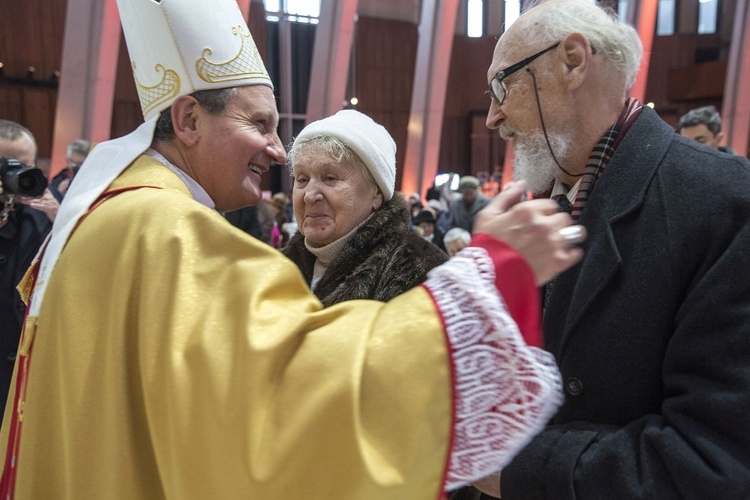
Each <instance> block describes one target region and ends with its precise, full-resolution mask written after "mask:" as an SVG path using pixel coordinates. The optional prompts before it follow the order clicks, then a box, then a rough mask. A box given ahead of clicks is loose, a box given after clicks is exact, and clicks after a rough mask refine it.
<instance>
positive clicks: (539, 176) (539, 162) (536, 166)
mask: <svg viewBox="0 0 750 500" xmlns="http://www.w3.org/2000/svg"><path fill="white" fill-rule="evenodd" d="M547 136H548V137H549V143H550V146H552V151H554V153H555V157H557V158H558V160H560V161H562V159H563V158H566V157H567V155H568V150H569V149H570V140H571V139H570V136H569V135H568V134H563V133H556V132H548V133H547ZM513 150H514V151H515V161H514V174H513V177H514V179H516V180H520V179H523V180H525V181H526V185H527V187H528V188H529V189H530V190H531V191H532V192H534V193H537V194H538V193H543V192H544V191H547V190H549V189H550V188H551V187H552V184H553V183H554V182H555V175H556V174H557V170H558V168H559V167H558V166H557V164H556V163H555V160H554V158H552V154H550V149H549V147H548V146H547V141H545V140H544V134H543V133H542V132H541V131H539V132H536V133H534V134H533V135H530V136H521V135H519V134H516V135H515V136H514V137H513Z"/></svg>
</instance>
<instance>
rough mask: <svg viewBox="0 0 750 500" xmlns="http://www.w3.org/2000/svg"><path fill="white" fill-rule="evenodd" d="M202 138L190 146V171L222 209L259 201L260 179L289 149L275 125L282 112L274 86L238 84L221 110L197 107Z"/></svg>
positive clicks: (280, 160) (281, 161) (231, 208)
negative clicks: (278, 108)
mask: <svg viewBox="0 0 750 500" xmlns="http://www.w3.org/2000/svg"><path fill="white" fill-rule="evenodd" d="M196 116H197V117H198V122H197V123H198V133H199V140H198V142H197V144H196V146H195V148H193V151H192V152H191V154H192V158H191V168H192V172H191V176H192V177H193V178H194V179H195V180H196V181H197V182H198V184H200V185H201V186H202V187H203V189H205V190H206V192H207V193H208V195H209V196H210V197H211V199H212V200H213V201H214V203H215V204H216V209H217V210H219V211H222V212H224V211H230V210H236V209H239V208H242V207H246V206H250V205H255V204H257V203H258V202H260V200H261V199H262V197H261V195H262V192H261V188H260V179H261V175H262V174H264V173H265V172H267V171H268V169H269V168H270V166H271V165H272V164H273V163H279V164H283V163H284V162H285V161H286V152H285V151H284V147H283V145H282V144H281V139H279V136H278V133H277V131H276V128H277V126H278V122H279V115H278V112H277V110H276V101H275V99H274V95H273V90H271V88H270V87H267V86H265V85H251V86H244V87H240V88H239V89H238V90H237V93H236V94H235V95H234V96H232V97H231V98H230V100H229V102H228V103H227V106H226V109H225V110H224V112H223V113H220V114H217V115H212V114H210V113H208V111H207V110H205V109H199V110H197V111H196Z"/></svg>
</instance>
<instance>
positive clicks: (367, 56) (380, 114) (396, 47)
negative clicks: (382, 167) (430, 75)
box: [353, 16, 417, 186]
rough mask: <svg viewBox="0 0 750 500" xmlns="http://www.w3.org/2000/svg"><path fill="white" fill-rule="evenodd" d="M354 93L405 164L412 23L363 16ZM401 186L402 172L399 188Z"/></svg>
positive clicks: (398, 160) (413, 42)
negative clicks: (381, 127) (387, 136)
mask: <svg viewBox="0 0 750 500" xmlns="http://www.w3.org/2000/svg"><path fill="white" fill-rule="evenodd" d="M354 50H355V57H354V63H353V64H354V68H353V71H354V74H355V75H356V82H355V83H354V92H355V93H356V94H357V97H358V98H359V105H358V106H357V109H359V110H360V111H362V112H363V113H366V114H368V115H370V116H372V118H373V119H374V120H375V121H377V122H378V123H380V124H382V125H383V126H384V127H385V128H386V129H388V131H389V132H390V133H391V135H392V136H393V139H394V140H395V141H396V147H397V152H396V165H397V166H400V165H402V164H403V161H404V154H405V150H406V128H407V126H408V124H409V111H410V108H411V93H412V85H413V82H414V64H415V61H416V55H417V26H416V25H415V24H412V23H409V22H402V21H393V20H388V19H377V18H369V17H363V16H360V18H359V21H358V22H357V26H356V42H355V48H354ZM400 185H401V169H400V168H397V171H396V186H400Z"/></svg>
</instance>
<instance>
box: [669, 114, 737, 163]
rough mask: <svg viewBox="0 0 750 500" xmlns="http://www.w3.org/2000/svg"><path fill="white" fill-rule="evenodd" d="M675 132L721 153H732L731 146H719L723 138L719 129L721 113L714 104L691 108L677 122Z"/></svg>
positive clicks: (722, 133)
mask: <svg viewBox="0 0 750 500" xmlns="http://www.w3.org/2000/svg"><path fill="white" fill-rule="evenodd" d="M677 133H678V134H680V135H681V136H683V137H687V138H688V139H692V140H694V141H696V142H700V143H701V144H705V145H706V146H708V147H709V148H713V149H716V150H717V151H721V152H722V153H728V154H734V151H733V150H732V148H730V147H727V146H720V144H721V141H723V140H724V132H722V131H721V115H719V110H718V109H716V106H703V107H700V108H695V109H691V110H690V111H688V112H687V113H685V114H684V115H682V116H681V117H680V119H679V121H678V122H677Z"/></svg>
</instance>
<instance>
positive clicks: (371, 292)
mask: <svg viewBox="0 0 750 500" xmlns="http://www.w3.org/2000/svg"><path fill="white" fill-rule="evenodd" d="M410 219H411V217H410V215H409V205H408V204H407V202H406V200H405V199H404V197H403V195H401V194H399V193H396V194H395V195H394V196H393V198H392V199H391V200H389V201H386V202H385V203H383V205H382V206H381V207H380V210H378V211H376V212H375V213H373V214H372V216H370V218H369V219H368V220H367V222H366V223H365V224H363V225H362V226H361V227H360V228H359V229H358V230H357V231H356V233H355V234H354V236H353V237H352V239H351V240H349V241H348V242H347V244H346V246H344V248H343V249H342V250H341V253H340V254H339V255H338V256H337V257H336V258H335V259H334V261H333V262H331V264H330V266H328V270H327V271H326V273H325V274H324V275H323V277H322V278H321V279H320V281H318V283H317V284H316V286H315V290H313V292H314V293H315V295H316V296H317V297H318V298H319V299H320V300H321V302H323V305H325V306H326V307H328V306H331V305H333V304H337V303H339V302H344V301H347V300H354V299H373V300H380V301H383V302H385V301H388V300H390V299H392V298H394V297H396V296H398V295H400V294H402V293H404V292H405V291H407V290H409V289H410V288H413V287H415V286H416V285H418V284H420V283H422V282H423V281H424V280H425V279H427V272H428V271H429V270H430V269H432V268H433V267H435V266H438V265H440V264H442V263H443V262H445V261H446V260H448V255H446V254H445V253H444V252H442V251H441V250H440V249H439V248H438V247H436V246H435V245H433V244H432V243H430V242H428V241H426V240H424V239H423V238H420V237H419V236H418V235H417V234H415V233H414V232H413V231H412V230H411V229H410V228H409V221H410ZM282 251H283V252H284V254H285V255H286V256H287V257H289V258H290V259H291V260H292V261H294V262H295V263H296V264H297V266H298V267H299V268H300V270H301V271H302V275H303V276H304V277H305V280H307V283H308V284H309V283H310V282H311V281H312V276H313V267H314V266H315V256H314V255H313V254H312V253H310V251H309V250H308V249H307V248H305V238H304V236H302V234H300V233H297V234H295V235H294V236H293V237H292V238H291V240H290V241H289V243H288V244H287V246H286V247H284V249H283V250H282Z"/></svg>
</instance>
